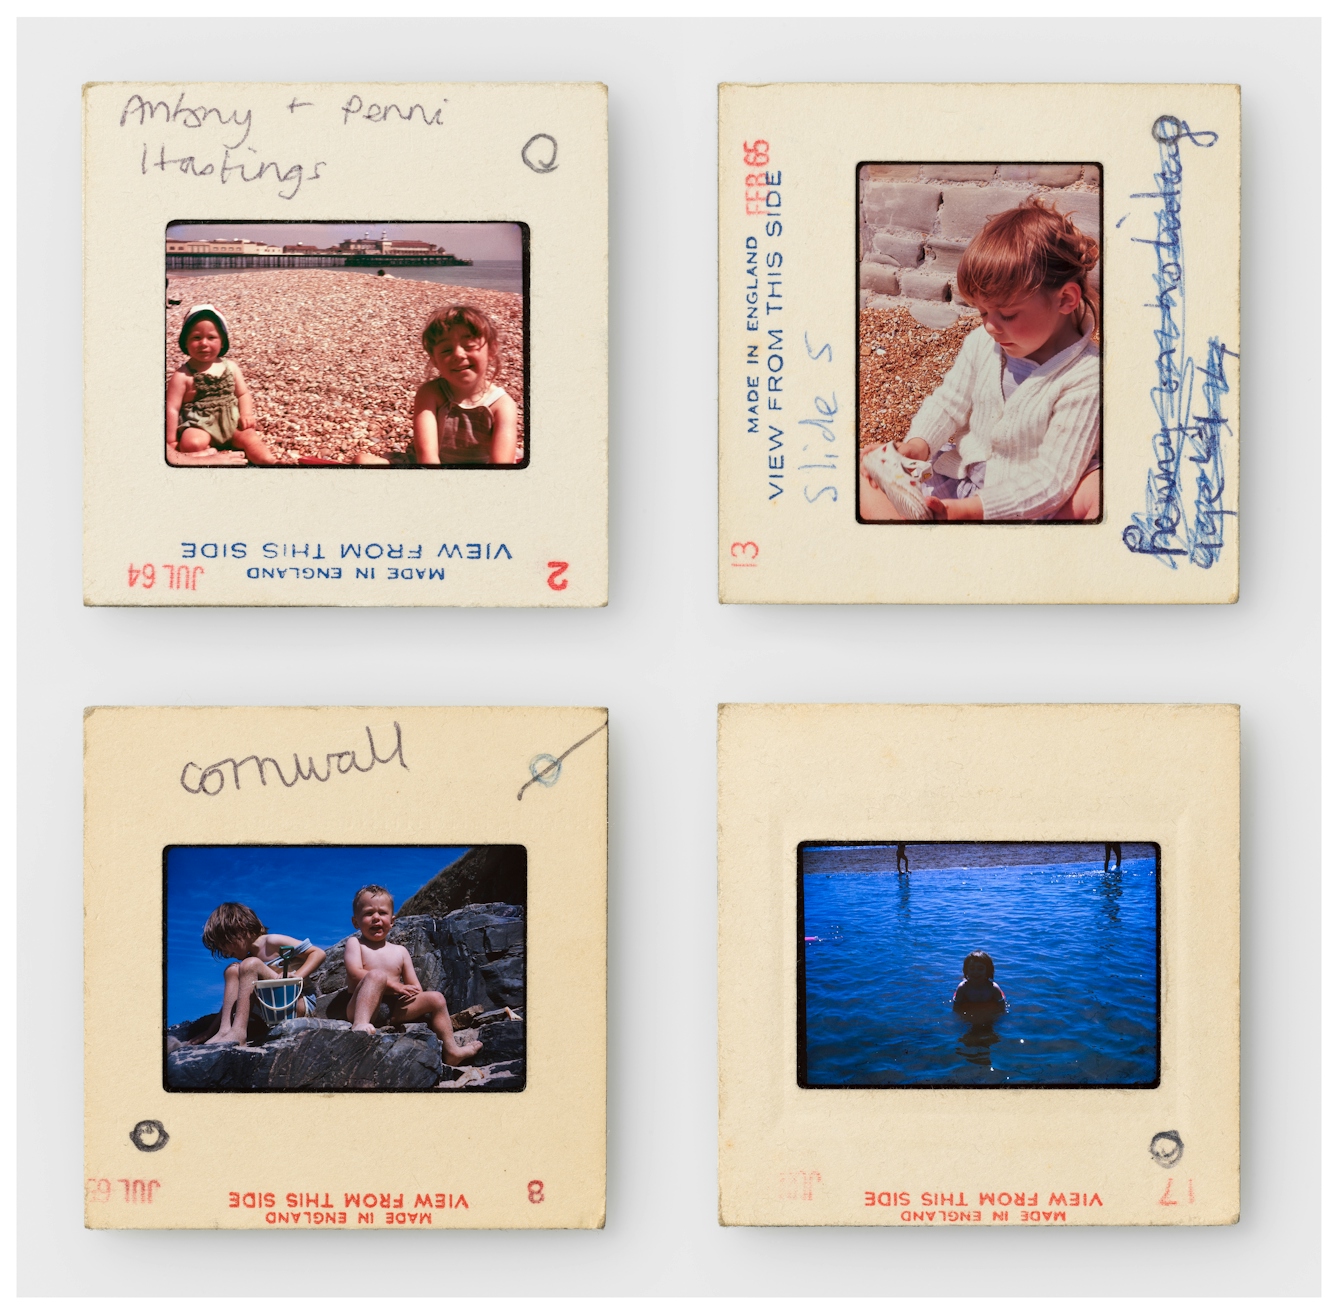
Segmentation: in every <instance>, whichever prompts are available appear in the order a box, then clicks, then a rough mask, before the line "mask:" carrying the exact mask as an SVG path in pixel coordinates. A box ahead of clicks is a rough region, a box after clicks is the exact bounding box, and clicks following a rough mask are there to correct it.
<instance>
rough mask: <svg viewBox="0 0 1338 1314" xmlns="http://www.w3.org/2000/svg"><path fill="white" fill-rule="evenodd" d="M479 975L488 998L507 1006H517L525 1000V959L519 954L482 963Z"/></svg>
mask: <svg viewBox="0 0 1338 1314" xmlns="http://www.w3.org/2000/svg"><path fill="white" fill-rule="evenodd" d="M479 976H480V978H481V979H482V981H483V987H484V989H485V990H487V992H488V998H489V999H491V1000H492V1001H493V1002H494V1003H498V1004H505V1005H507V1006H508V1007H509V1008H519V1007H520V1006H521V1005H523V1004H524V1002H525V960H524V958H521V957H519V956H514V957H510V958H499V959H498V960H497V961H496V962H494V963H484V964H483V965H482V966H480V968H479Z"/></svg>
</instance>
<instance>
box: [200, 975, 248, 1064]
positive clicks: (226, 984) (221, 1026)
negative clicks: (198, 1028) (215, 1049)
mask: <svg viewBox="0 0 1338 1314" xmlns="http://www.w3.org/2000/svg"><path fill="white" fill-rule="evenodd" d="M239 976H240V973H239V972H238V969H237V964H236V963H229V964H228V965H227V966H226V967H225V968H224V969H223V1007H222V1008H221V1009H219V1011H218V1030H217V1031H215V1032H214V1034H213V1035H212V1036H210V1037H209V1039H208V1040H206V1041H205V1042H204V1043H205V1044H206V1045H225V1044H228V1043H229V1042H231V1040H232V1039H233V1036H232V1010H233V1009H234V1008H235V1007H236V1006H237V995H238V992H239V989H240V985H239V981H238V977H239Z"/></svg>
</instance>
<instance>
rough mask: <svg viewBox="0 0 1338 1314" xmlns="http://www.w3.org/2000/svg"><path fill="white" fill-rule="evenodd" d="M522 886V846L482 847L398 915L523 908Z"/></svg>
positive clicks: (426, 887) (443, 873)
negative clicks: (491, 906)
mask: <svg viewBox="0 0 1338 1314" xmlns="http://www.w3.org/2000/svg"><path fill="white" fill-rule="evenodd" d="M525 887H526V862H525V848H524V846H523V845H521V844H481V845H479V846H478V847H477V848H473V849H470V850H469V852H468V853H466V854H464V855H463V856H462V857H460V858H458V859H457V860H456V861H455V862H453V863H451V865H450V866H449V867H446V868H444V869H443V870H442V871H439V872H438V873H437V874H436V875H435V876H434V877H433V878H432V879H431V880H430V881H428V883H427V884H426V885H424V886H423V888H422V889H421V890H419V891H418V893H417V894H415V895H413V896H412V897H410V898H408V899H406V900H405V901H404V902H403V903H402V904H401V905H400V909H399V916H401V917H413V916H419V915H423V916H428V917H445V916H446V915H447V914H448V913H453V912H455V911H456V910H457V909H459V908H463V907H464V906H465V905H466V904H471V903H515V904H520V905H521V906H522V907H524V905H525ZM454 1006H455V1005H454V1003H452V1005H451V1007H452V1008H453V1007H454Z"/></svg>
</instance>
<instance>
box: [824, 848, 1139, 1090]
mask: <svg viewBox="0 0 1338 1314" xmlns="http://www.w3.org/2000/svg"><path fill="white" fill-rule="evenodd" d="M1156 909H1157V889H1156V867H1155V859H1153V858H1142V859H1134V860H1126V862H1125V866H1124V870H1123V872H1122V873H1121V875H1120V877H1119V879H1116V880H1112V879H1110V878H1109V877H1106V876H1105V875H1104V874H1103V873H1102V871H1101V869H1100V867H1099V866H1098V867H1095V868H1093V867H1092V865H1091V864H1090V863H1087V864H1083V863H1076V862H1061V863H1052V864H1044V863H1028V864H1027V865H1025V866H1011V867H1002V866H1001V867H970V868H962V869H957V868H942V869H938V870H925V871H916V872H913V873H912V874H911V875H910V876H909V877H898V876H897V875H896V874H895V872H873V871H852V872H837V873H833V874H831V875H827V874H819V875H812V874H810V875H808V876H806V877H805V878H804V934H805V936H813V937H815V938H814V939H813V940H812V941H811V942H809V943H806V944H805V946H804V949H803V951H802V952H803V953H804V965H805V977H806V981H805V993H806V1004H807V1008H806V1054H807V1070H808V1082H809V1084H810V1085H821V1086H846V1085H850V1086H859V1085H892V1086H904V1085H1056V1084H1060V1085H1067V1084H1079V1085H1106V1086H1111V1085H1114V1086H1124V1085H1143V1084H1149V1083H1152V1082H1155V1081H1156V1079H1157V1075H1158V1072H1157V949H1156V942H1157V927H1156ZM838 931H839V934H837V933H835V932H838ZM974 949H984V950H986V951H987V952H988V953H989V954H990V956H991V957H992V958H993V959H994V964H995V979H996V980H997V981H998V983H999V985H1000V986H1001V987H1002V989H1003V991H1004V993H1005V995H1007V997H1008V1001H1009V1010H1008V1012H1007V1013H1006V1014H1005V1015H1004V1016H1002V1017H1000V1018H997V1019H995V1020H994V1021H993V1022H992V1023H991V1024H990V1025H988V1026H985V1027H976V1028H972V1027H971V1026H970V1025H969V1024H968V1023H967V1022H966V1021H965V1020H963V1019H962V1018H960V1017H958V1016H957V1015H956V1014H954V1013H953V1011H952V1007H951V1000H952V992H953V990H954V988H955V987H956V985H957V982H958V981H959V980H960V978H961V966H962V958H963V957H964V956H965V955H966V954H967V953H969V952H970V951H971V950H974Z"/></svg>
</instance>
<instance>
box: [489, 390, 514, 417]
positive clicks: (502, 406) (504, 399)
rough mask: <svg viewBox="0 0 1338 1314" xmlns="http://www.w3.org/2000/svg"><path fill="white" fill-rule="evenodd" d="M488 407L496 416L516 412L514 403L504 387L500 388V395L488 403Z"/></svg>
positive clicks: (511, 414)
mask: <svg viewBox="0 0 1338 1314" xmlns="http://www.w3.org/2000/svg"><path fill="white" fill-rule="evenodd" d="M488 409H489V410H490V411H491V412H492V413H493V414H494V415H495V416H497V417H498V418H501V417H503V416H513V415H516V414H517V411H516V403H515V401H514V400H513V399H512V396H511V394H510V393H509V392H507V390H506V389H505V388H503V389H502V395H501V396H500V397H498V398H497V399H496V400H495V401H491V402H489V403H488Z"/></svg>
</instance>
